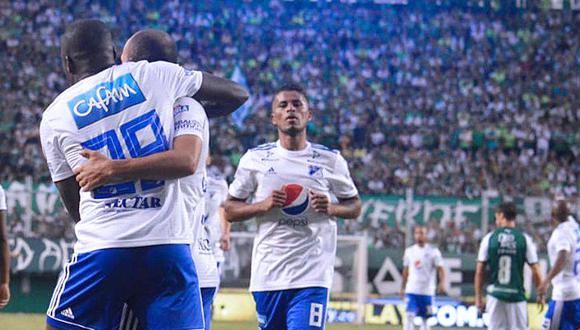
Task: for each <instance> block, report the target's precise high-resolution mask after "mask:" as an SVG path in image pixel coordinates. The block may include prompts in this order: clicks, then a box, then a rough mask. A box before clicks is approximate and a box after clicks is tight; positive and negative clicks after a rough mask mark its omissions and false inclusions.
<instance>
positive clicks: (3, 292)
mask: <svg viewBox="0 0 580 330" xmlns="http://www.w3.org/2000/svg"><path fill="white" fill-rule="evenodd" d="M9 301H10V287H9V286H8V283H6V284H0V309H2V308H4V307H6V305H8V302H9Z"/></svg>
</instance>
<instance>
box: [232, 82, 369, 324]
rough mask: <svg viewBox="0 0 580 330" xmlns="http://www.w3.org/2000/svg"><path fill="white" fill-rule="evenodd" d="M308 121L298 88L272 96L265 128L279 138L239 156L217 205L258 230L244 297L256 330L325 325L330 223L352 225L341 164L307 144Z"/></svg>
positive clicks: (332, 239)
mask: <svg viewBox="0 0 580 330" xmlns="http://www.w3.org/2000/svg"><path fill="white" fill-rule="evenodd" d="M311 118H312V112H311V111H310V110H309V107H308V101H307V98H306V93H305V91H304V90H303V89H302V88H301V87H299V86H295V85H292V86H285V87H283V88H281V89H280V90H279V91H278V92H276V93H275V95H274V100H273V102H272V123H273V124H274V126H275V127H276V128H277V130H278V137H279V140H278V141H277V142H274V143H268V144H265V145H261V146H259V147H257V148H254V149H251V150H249V151H248V152H247V153H246V154H245V155H244V156H243V157H242V158H241V160H240V164H239V166H238V168H237V171H236V174H235V179H234V182H233V183H232V184H231V185H230V188H229V197H228V200H227V201H226V202H225V203H224V207H225V213H226V219H227V220H228V221H230V222H232V221H243V220H246V219H249V218H252V217H255V218H256V221H257V224H258V232H257V236H256V238H255V239H254V248H253V252H252V274H251V279H250V291H251V292H252V294H253V296H254V300H255V301H256V309H257V313H258V322H259V327H260V329H272V330H274V329H275V330H284V329H292V330H304V329H321V328H324V327H325V321H326V306H327V302H328V294H329V290H330V287H331V282H332V276H333V273H334V259H335V253H336V231H337V229H336V222H335V219H336V217H340V218H345V219H354V218H356V217H358V216H359V214H360V211H361V202H360V198H359V196H358V191H357V189H356V187H355V185H354V183H353V181H352V179H351V177H350V174H349V171H348V166H347V163H346V161H345V160H344V158H342V156H341V155H340V154H339V153H338V152H337V151H334V150H330V149H328V148H326V147H324V146H321V145H317V144H313V143H310V142H308V141H307V140H306V124H307V123H308V121H310V120H311ZM250 198H251V202H248V200H249V199H250Z"/></svg>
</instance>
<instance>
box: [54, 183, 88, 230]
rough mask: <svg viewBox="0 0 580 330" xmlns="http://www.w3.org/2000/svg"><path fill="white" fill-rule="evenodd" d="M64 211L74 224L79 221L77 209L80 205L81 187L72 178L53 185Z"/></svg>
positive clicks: (79, 216)
mask: <svg viewBox="0 0 580 330" xmlns="http://www.w3.org/2000/svg"><path fill="white" fill-rule="evenodd" d="M54 185H55V186H56V189H58V193H59V194H60V198H61V199H62V203H63V204H64V207H65V208H66V211H67V212H68V214H69V215H70V216H71V218H72V219H73V220H74V222H75V223H77V222H79V221H81V214H80V211H79V207H80V204H81V194H80V190H81V187H80V186H79V183H78V182H77V180H76V179H75V177H74V176H71V177H70V178H67V179H64V180H61V181H57V182H55V183H54Z"/></svg>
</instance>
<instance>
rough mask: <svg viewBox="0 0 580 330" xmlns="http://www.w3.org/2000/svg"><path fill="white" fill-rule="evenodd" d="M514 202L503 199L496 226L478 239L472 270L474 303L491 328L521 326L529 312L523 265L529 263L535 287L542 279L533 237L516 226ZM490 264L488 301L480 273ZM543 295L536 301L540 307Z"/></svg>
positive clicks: (520, 329) (517, 329) (524, 326)
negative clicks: (484, 294) (487, 318)
mask: <svg viewBox="0 0 580 330" xmlns="http://www.w3.org/2000/svg"><path fill="white" fill-rule="evenodd" d="M516 215H517V211H516V205H515V204H514V203H511V202H505V203H502V204H500V205H499V206H498V208H497V210H496V212H495V224H496V226H497V229H496V230H495V231H493V232H491V233H489V234H487V235H486V236H485V237H484V238H483V240H482V241H481V245H480V247H479V253H478V256H477V267H476V270H475V303H476V305H477V306H478V307H479V308H480V310H481V311H483V310H484V309H485V310H487V312H488V314H489V326H488V328H489V329H491V330H496V329H497V330H500V329H501V330H504V329H512V330H524V329H527V328H528V314H527V307H526V296H525V290H524V265H525V263H528V264H529V265H530V267H531V269H532V276H533V280H534V284H535V285H536V287H538V286H539V285H540V283H541V282H542V277H541V275H540V267H539V266H538V255H537V252H536V246H535V245H534V243H533V242H532V239H531V238H530V237H529V236H528V235H526V234H524V233H522V232H521V231H520V230H519V229H517V228H516ZM487 264H489V267H490V272H491V278H490V279H489V280H490V282H491V284H490V285H489V286H488V287H487V305H486V306H485V307H484V305H483V299H482V295H481V287H482V284H483V280H484V279H483V273H484V270H485V266H486V265H487ZM543 299H544V298H543V296H542V295H541V294H538V302H539V303H540V305H541V308H543Z"/></svg>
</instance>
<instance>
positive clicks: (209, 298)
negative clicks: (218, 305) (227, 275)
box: [201, 288, 216, 330]
mask: <svg viewBox="0 0 580 330" xmlns="http://www.w3.org/2000/svg"><path fill="white" fill-rule="evenodd" d="M215 294H216V288H201V300H202V301H203V318H204V320H205V330H209V329H210V325H211V307H212V305H213V298H215Z"/></svg>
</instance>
